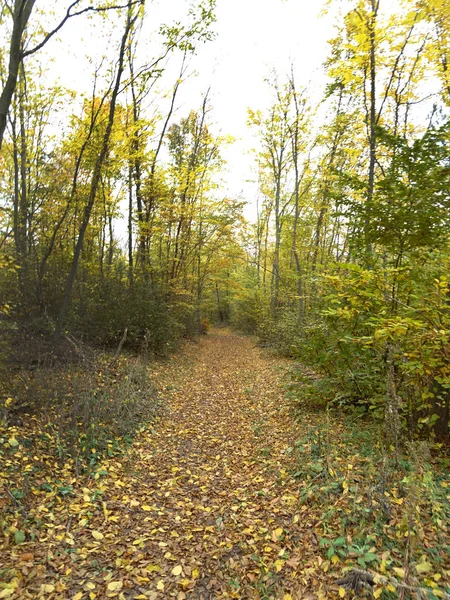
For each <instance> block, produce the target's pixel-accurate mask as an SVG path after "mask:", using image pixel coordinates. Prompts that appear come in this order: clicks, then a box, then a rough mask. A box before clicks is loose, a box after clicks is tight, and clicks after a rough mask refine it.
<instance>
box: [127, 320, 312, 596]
mask: <svg viewBox="0 0 450 600" xmlns="http://www.w3.org/2000/svg"><path fill="white" fill-rule="evenodd" d="M189 353H190V354H189V356H190V358H191V359H192V361H193V364H192V365H191V366H190V367H189V368H188V369H187V372H186V373H185V375H184V377H183V378H181V381H180V383H179V384H178V386H177V387H178V389H177V390H176V391H175V392H173V394H172V399H171V402H170V415H168V416H167V417H164V418H163V420H162V422H161V423H160V424H159V425H158V427H157V428H156V432H155V434H154V435H153V436H152V438H150V439H148V438H147V439H146V440H144V441H143V442H142V444H141V445H140V447H139V448H138V453H139V460H138V461H136V464H138V465H139V475H138V478H137V479H136V483H137V484H138V488H137V489H135V496H133V498H135V500H137V501H138V502H139V503H140V507H139V508H138V507H136V511H135V515H134V518H132V517H131V516H130V517H128V518H127V526H126V527H125V530H124V531H125V532H126V534H127V538H128V539H127V541H128V543H132V544H135V539H136V538H140V539H141V540H142V544H141V545H139V544H138V545H137V547H138V548H139V547H140V549H141V550H142V551H143V553H144V556H143V557H142V559H143V561H145V560H147V559H151V564H152V565H154V566H155V568H156V570H155V571H154V572H153V577H151V580H150V582H149V584H150V588H152V589H153V590H154V595H150V597H155V598H159V597H160V598H163V597H176V598H180V599H183V598H185V597H187V598H205V599H207V598H210V599H216V598H217V599H218V598H284V597H286V598H289V595H288V594H291V596H292V598H305V597H311V598H315V597H317V596H316V595H310V596H307V595H306V588H307V587H311V586H313V587H314V586H315V587H316V589H319V587H320V584H319V582H318V581H315V580H314V577H312V578H311V576H310V575H311V574H312V573H314V572H315V571H316V570H317V569H316V568H315V567H314V564H313V562H311V561H314V562H316V561H317V556H314V554H318V552H317V548H315V544H316V539H315V538H314V535H313V534H312V531H311V527H310V524H308V523H305V522H304V519H303V516H302V515H303V510H304V509H305V507H302V506H300V504H299V491H298V484H297V483H296V482H295V480H293V479H292V478H291V477H290V475H289V469H290V468H291V467H292V466H293V465H292V455H293V444H294V443H295V441H296V439H297V437H296V436H297V435H298V434H297V433H296V432H295V431H293V422H292V418H291V417H290V416H289V414H288V408H287V406H286V405H285V402H284V400H283V388H282V386H281V383H280V374H281V373H282V372H283V370H285V369H286V367H287V363H286V362H285V361H282V360H280V359H273V358H270V357H269V356H268V355H267V354H263V353H262V352H261V350H260V349H259V348H257V347H255V345H254V342H253V341H252V340H250V339H249V338H244V337H240V336H237V335H234V334H231V333H230V332H228V331H220V330H219V331H215V332H214V333H212V334H211V335H209V336H207V337H206V338H205V339H204V340H202V342H201V343H200V345H199V346H198V347H193V346H192V345H190V347H189ZM175 370H176V366H175ZM291 472H292V471H291ZM142 510H143V511H144V515H145V512H147V515H146V516H144V521H143V520H142V517H143V513H142ZM314 548H315V550H314ZM144 557H145V558H144ZM319 561H320V559H319ZM175 567H178V570H180V567H181V568H182V572H181V573H180V575H179V576H178V575H174V573H177V569H175V570H174V568H175ZM159 569H161V571H159ZM300 571H301V573H302V578H303V581H302V579H301V578H300V577H299V575H300V573H299V572H300ZM158 583H159V587H160V588H162V585H163V584H164V590H162V589H160V590H158V589H157V586H158ZM140 587H141V590H142V592H141V593H144V595H145V594H148V590H149V585H148V584H145V585H142V586H140ZM156 594H157V595H156Z"/></svg>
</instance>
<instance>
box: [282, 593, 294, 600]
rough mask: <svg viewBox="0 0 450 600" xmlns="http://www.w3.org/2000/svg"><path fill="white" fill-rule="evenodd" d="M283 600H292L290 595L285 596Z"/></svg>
mask: <svg viewBox="0 0 450 600" xmlns="http://www.w3.org/2000/svg"><path fill="white" fill-rule="evenodd" d="M283 600H292V596H291V595H290V594H285V595H284V596H283Z"/></svg>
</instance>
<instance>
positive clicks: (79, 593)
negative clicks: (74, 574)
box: [72, 592, 83, 600]
mask: <svg viewBox="0 0 450 600" xmlns="http://www.w3.org/2000/svg"><path fill="white" fill-rule="evenodd" d="M82 597H83V592H78V594H75V596H74V597H73V598H72V600H81V598H82Z"/></svg>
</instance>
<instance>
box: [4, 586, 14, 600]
mask: <svg viewBox="0 0 450 600" xmlns="http://www.w3.org/2000/svg"><path fill="white" fill-rule="evenodd" d="M15 593H16V590H14V589H12V588H6V589H4V590H2V591H1V592H0V598H8V597H9V596H12V595H13V594H15Z"/></svg>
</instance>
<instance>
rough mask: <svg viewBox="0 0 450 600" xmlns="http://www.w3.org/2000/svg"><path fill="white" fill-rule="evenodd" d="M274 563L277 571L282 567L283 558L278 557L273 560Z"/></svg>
mask: <svg viewBox="0 0 450 600" xmlns="http://www.w3.org/2000/svg"><path fill="white" fill-rule="evenodd" d="M274 565H275V568H276V570H277V571H278V572H279V571H281V569H282V568H283V567H284V560H279V559H278V560H276V561H275V562H274Z"/></svg>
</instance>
